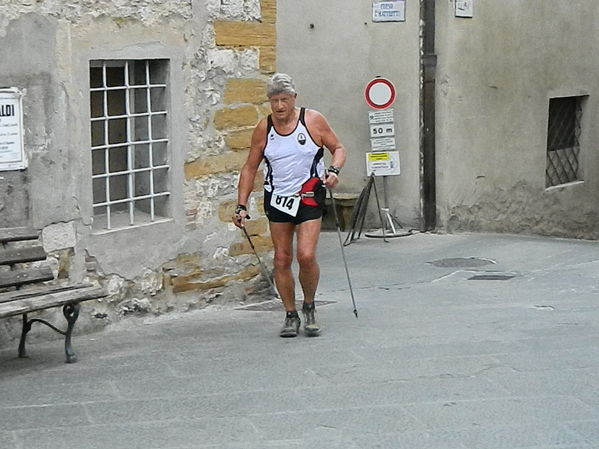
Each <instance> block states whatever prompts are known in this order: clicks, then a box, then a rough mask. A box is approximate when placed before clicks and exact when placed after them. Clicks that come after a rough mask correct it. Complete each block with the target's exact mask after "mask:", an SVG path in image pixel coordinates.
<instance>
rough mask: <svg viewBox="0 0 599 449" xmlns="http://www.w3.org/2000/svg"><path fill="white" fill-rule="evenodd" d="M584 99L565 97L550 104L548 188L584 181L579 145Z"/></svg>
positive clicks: (546, 182)
mask: <svg viewBox="0 0 599 449" xmlns="http://www.w3.org/2000/svg"><path fill="white" fill-rule="evenodd" d="M583 98H584V97H562V98H552V99H550V100H549V123H548V128H547V165H546V168H545V186H546V187H552V186H557V185H560V184H566V183H568V182H573V181H580V180H581V179H582V176H581V170H580V164H579V156H580V142H579V141H580V132H581V120H582V99H583Z"/></svg>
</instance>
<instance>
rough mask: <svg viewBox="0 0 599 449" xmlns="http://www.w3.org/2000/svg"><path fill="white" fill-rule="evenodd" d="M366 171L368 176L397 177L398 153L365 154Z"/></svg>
mask: <svg viewBox="0 0 599 449" xmlns="http://www.w3.org/2000/svg"><path fill="white" fill-rule="evenodd" d="M366 171H367V173H366V174H367V175H368V176H370V174H371V173H374V175H375V176H389V175H399V172H400V169H399V151H376V152H372V153H366Z"/></svg>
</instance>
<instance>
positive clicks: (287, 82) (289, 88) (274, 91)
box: [266, 73, 297, 98]
mask: <svg viewBox="0 0 599 449" xmlns="http://www.w3.org/2000/svg"><path fill="white" fill-rule="evenodd" d="M296 93H297V92H296V90H295V84H293V79H291V77H290V76H289V75H287V74H286V73H275V74H274V75H273V76H272V78H271V79H270V80H269V81H268V85H267V86H266V96H267V97H268V98H270V97H273V96H275V95H279V94H290V95H295V94H296Z"/></svg>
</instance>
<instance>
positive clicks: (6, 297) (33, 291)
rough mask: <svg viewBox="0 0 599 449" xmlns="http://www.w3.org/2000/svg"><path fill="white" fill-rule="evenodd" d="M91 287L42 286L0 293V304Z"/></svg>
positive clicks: (87, 285)
mask: <svg viewBox="0 0 599 449" xmlns="http://www.w3.org/2000/svg"><path fill="white" fill-rule="evenodd" d="M85 287H93V284H89V283H87V284H74V285H47V284H44V285H42V286H41V287H28V288H25V289H22V290H13V291H9V292H4V293H0V304H1V303H3V302H10V301H15V300H16V299H25V298H31V297H32V296H39V295H44V294H50V293H59V292H65V291H67V290H75V289H78V288H85Z"/></svg>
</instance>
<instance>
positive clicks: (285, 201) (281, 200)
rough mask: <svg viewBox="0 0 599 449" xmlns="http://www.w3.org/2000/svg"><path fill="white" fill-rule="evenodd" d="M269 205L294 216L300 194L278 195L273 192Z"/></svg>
mask: <svg viewBox="0 0 599 449" xmlns="http://www.w3.org/2000/svg"><path fill="white" fill-rule="evenodd" d="M270 205H271V206H272V207H274V208H275V209H277V210H280V211H281V212H285V213H286V214H287V215H291V216H292V217H295V216H296V215H297V210H298V209H299V205H300V196H299V195H294V196H280V195H276V194H274V193H273V195H272V197H271V198H270Z"/></svg>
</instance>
